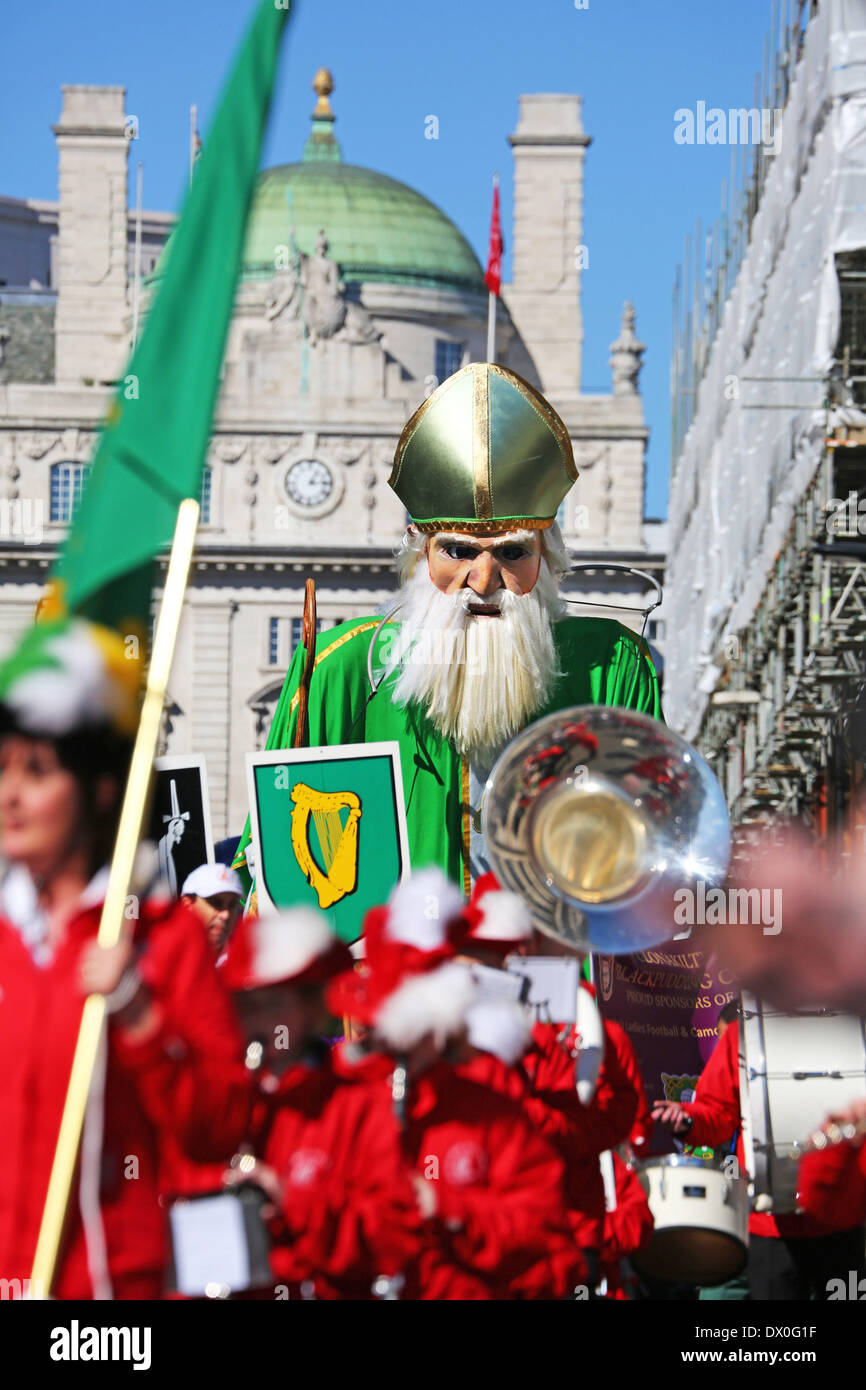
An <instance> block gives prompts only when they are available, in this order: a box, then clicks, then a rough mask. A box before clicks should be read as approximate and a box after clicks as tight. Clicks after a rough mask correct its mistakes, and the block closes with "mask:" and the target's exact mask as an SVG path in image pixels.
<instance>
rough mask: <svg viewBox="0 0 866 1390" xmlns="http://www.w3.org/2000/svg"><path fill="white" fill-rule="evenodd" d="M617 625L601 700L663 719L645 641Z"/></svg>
mask: <svg viewBox="0 0 866 1390" xmlns="http://www.w3.org/2000/svg"><path fill="white" fill-rule="evenodd" d="M616 627H617V628H618V629H619V631H618V634H617V637H616V640H615V642H614V645H613V649H612V651H611V660H610V663H609V666H608V672H607V691H606V699H605V701H604V703H605V704H607V705H620V706H623V707H624V708H626V709H634V710H638V711H639V712H640V713H641V714H650V715H652V717H653V719H660V720H663V719H664V715H663V714H662V704H661V696H660V694H659V678H658V674H657V672H656V669H655V667H654V666H653V663H652V658H651V657H650V654H649V650H648V648H647V645H646V643H645V642H644V641H642V640H641V638H639V637H638V636H637V635H636V634H635V633H633V632H631V631H630V630H629V629H628V628H625V627H623V626H622V624H621V623H617V624H616Z"/></svg>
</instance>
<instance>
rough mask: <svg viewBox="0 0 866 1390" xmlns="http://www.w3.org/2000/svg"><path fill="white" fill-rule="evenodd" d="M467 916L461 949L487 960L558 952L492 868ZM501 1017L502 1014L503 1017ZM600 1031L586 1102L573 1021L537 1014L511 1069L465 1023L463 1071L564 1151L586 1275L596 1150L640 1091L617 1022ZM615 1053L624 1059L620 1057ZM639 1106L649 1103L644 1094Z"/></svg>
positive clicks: (632, 1112)
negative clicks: (471, 1048) (467, 1044)
mask: <svg viewBox="0 0 866 1390" xmlns="http://www.w3.org/2000/svg"><path fill="white" fill-rule="evenodd" d="M465 916H466V919H467V921H468V923H469V929H468V931H467V933H466V935H465V937H464V939H463V940H462V942H461V945H460V950H461V952H462V954H464V955H465V956H467V957H469V958H470V959H475V960H478V961H481V962H483V963H486V964H487V965H488V966H490V965H492V964H493V962H494V961H495V960H497V959H498V964H499V965H500V967H501V966H502V964H503V961H504V957H505V956H506V955H508V954H510V953H511V952H512V951H513V950H515V949H525V947H526V946H527V944H528V943H530V942H533V943H534V949H535V950H536V952H544V953H549V952H554V953H555V954H557V955H560V954H562V953H563V948H562V947H561V946H554V943H551V942H548V941H547V940H546V938H545V939H544V940H543V941H542V939H541V938H540V935H539V934H538V933H535V931H534V928H533V924H532V919H531V916H530V913H529V910H528V908H527V906H526V904H525V903H524V902H523V901H522V899H520V898H519V897H518V896H517V895H516V894H514V893H509V892H503V891H502V890H501V889H500V888H499V885H498V883H497V881H496V878H495V877H494V875H493V874H487V875H484V876H483V877H482V878H480V879H479V880H478V881H477V882H476V885H475V888H474V891H473V895H472V900H471V902H470V905H469V907H468V909H467V910H466V913H465ZM488 1012H489V1013H491V1012H492V1010H488ZM491 1023H492V1020H490V1021H489V1022H488V1021H487V1020H485V1025H486V1027H487V1028H488V1029H489V1028H490V1026H491ZM505 1023H506V1019H505V1017H504V1015H503V1019H502V1025H503V1026H505ZM604 1031H605V1049H604V1060H603V1062H602V1065H601V1068H600V1070H599V1073H598V1077H597V1081H596V1086H595V1091H594V1094H593V1095H592V1097H591V1098H589V1099H588V1100H587V1102H586V1103H584V1102H583V1101H581V1099H580V1096H579V1093H578V1075H577V1059H578V1056H579V1052H580V1042H581V1039H580V1037H579V1035H578V1032H577V1027H576V1025H574V1026H571V1025H563V1024H558V1023H554V1022H545V1021H543V1020H536V1021H535V1022H534V1023H533V1025H532V1029H531V1036H530V1038H529V1039H528V1041H527V1045H526V1046H525V1047H524V1048H523V1050H522V1052H521V1054H520V1056H519V1058H515V1061H514V1065H513V1066H512V1067H511V1069H509V1068H507V1067H504V1066H503V1062H504V1060H505V1059H504V1057H503V1054H502V1051H501V1049H497V1048H496V1047H495V1046H493V1045H491V1047H490V1051H491V1052H492V1053H493V1054H494V1055H493V1056H488V1057H486V1058H485V1057H483V1056H478V1055H477V1050H478V1048H479V1047H481V1046H482V1045H483V1044H482V1038H483V1037H484V1033H483V1032H482V1031H481V1028H480V1025H479V1023H476V1024H475V1028H474V1033H473V1028H472V1027H470V1034H469V1036H470V1041H472V1042H473V1043H475V1045H476V1056H475V1057H473V1058H472V1060H471V1061H470V1062H468V1063H467V1064H466V1070H467V1071H468V1074H470V1075H472V1076H474V1077H475V1078H476V1079H478V1080H481V1081H483V1082H484V1083H485V1084H487V1085H489V1086H493V1087H494V1088H497V1089H501V1090H503V1091H505V1092H506V1093H508V1094H511V1095H516V1096H517V1098H518V1099H519V1100H520V1103H521V1105H522V1107H523V1109H524V1112H525V1113H526V1115H527V1118H528V1119H529V1120H530V1122H531V1123H532V1126H533V1128H534V1129H536V1130H537V1131H538V1133H540V1134H542V1135H543V1136H544V1137H545V1138H546V1139H548V1140H549V1141H550V1142H551V1143H552V1144H553V1145H554V1146H555V1147H556V1149H557V1152H558V1153H559V1154H560V1156H561V1157H562V1160H563V1162H564V1164H565V1168H566V1205H567V1208H568V1218H569V1225H570V1228H571V1231H572V1239H573V1244H574V1245H576V1246H577V1248H579V1249H580V1251H581V1254H582V1259H583V1261H584V1263H585V1264H586V1265H587V1266H588V1268H589V1270H590V1277H591V1278H593V1277H594V1275H595V1273H596V1271H597V1268H598V1260H599V1255H600V1251H601V1246H602V1241H603V1230H604V1220H605V1199H604V1185H603V1182H602V1176H601V1170H600V1168H599V1156H600V1155H601V1154H602V1153H603V1152H604V1151H605V1150H608V1149H610V1148H612V1147H613V1145H614V1144H616V1143H619V1142H620V1141H621V1140H624V1139H625V1138H626V1137H628V1135H629V1131H630V1127H631V1126H632V1125H633V1124H634V1121H635V1117H636V1114H637V1111H638V1109H639V1106H640V1103H641V1098H642V1097H643V1088H642V1085H641V1083H640V1074H639V1071H638V1070H637V1061H636V1058H635V1057H634V1052H633V1049H632V1048H631V1044H630V1043H629V1042H628V1039H627V1038H626V1037H625V1034H624V1033H622V1030H617V1029H616V1027H615V1025H609V1024H607V1023H605V1024H604ZM620 1035H621V1036H620ZM621 1058H624V1059H626V1060H625V1065H624V1064H623V1061H622V1060H621ZM515 1073H516V1076H515ZM516 1077H517V1078H519V1079H516ZM643 1108H644V1109H646V1108H647V1107H646V1099H645V1097H643Z"/></svg>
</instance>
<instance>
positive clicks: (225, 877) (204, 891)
mask: <svg viewBox="0 0 866 1390" xmlns="http://www.w3.org/2000/svg"><path fill="white" fill-rule="evenodd" d="M180 892H181V897H183V896H184V895H185V894H189V896H190V897H191V898H213V897H216V895H217V893H235V894H237V896H238V897H239V898H242V897H243V896H244V886H243V884H242V883H241V881H240V879H239V878H238V875H237V874H236V873H235V871H234V869H230V868H229V866H228V865H227V864H199V866H198V868H197V869H193V871H192V873H191V874H188V875H187V877H186V879H185V880H184V885H183V887H182V888H181V890H180Z"/></svg>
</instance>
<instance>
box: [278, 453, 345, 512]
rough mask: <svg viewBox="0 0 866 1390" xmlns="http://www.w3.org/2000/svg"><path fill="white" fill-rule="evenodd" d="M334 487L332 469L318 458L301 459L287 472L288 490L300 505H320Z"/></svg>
mask: <svg viewBox="0 0 866 1390" xmlns="http://www.w3.org/2000/svg"><path fill="white" fill-rule="evenodd" d="M333 489H334V479H333V477H332V476H331V470H330V469H329V468H328V467H326V465H325V464H324V463H321V462H320V461H319V460H318V459H301V460H300V461H299V462H298V463H293V464H292V466H291V468H290V469H289V471H288V473H287V474H286V492H287V493H288V494H289V496H290V497H291V499H292V501H293V502H297V504H298V506H300V507H318V506H321V504H322V503H323V502H326V501H327V500H328V498H329V497H330V495H331V493H332V491H333Z"/></svg>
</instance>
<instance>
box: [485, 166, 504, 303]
mask: <svg viewBox="0 0 866 1390" xmlns="http://www.w3.org/2000/svg"><path fill="white" fill-rule="evenodd" d="M504 250H505V243H504V242H503V240H502V227H501V225H500V222H499V175H498V174H496V175H495V176H494V179H493V211H492V212H491V214H490V250H489V251H488V253H487V272H486V274H485V276H484V283H485V285H486V286H487V288H488V289H489V291H490V293H491V294H495V295H497V296H498V294H499V291H500V290H501V288H502V252H503V251H504Z"/></svg>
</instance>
